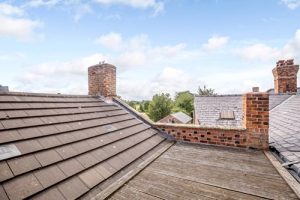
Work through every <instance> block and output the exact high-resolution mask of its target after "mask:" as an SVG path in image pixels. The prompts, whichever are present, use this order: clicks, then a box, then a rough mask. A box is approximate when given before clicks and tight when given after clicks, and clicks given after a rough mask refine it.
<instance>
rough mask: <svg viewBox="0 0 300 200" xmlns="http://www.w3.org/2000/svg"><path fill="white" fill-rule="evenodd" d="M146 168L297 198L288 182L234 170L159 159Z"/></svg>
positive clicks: (269, 195)
mask: <svg viewBox="0 0 300 200" xmlns="http://www.w3.org/2000/svg"><path fill="white" fill-rule="evenodd" d="M146 170H153V171H155V172H158V173H161V174H165V175H170V176H175V177H178V178H181V179H187V180H191V181H196V182H200V183H204V184H209V185H213V186H217V187H222V188H226V189H230V190H234V191H240V192H242V193H247V194H256V195H258V196H261V197H265V198H271V199H289V198H290V199H295V194H294V193H293V192H292V191H291V189H290V188H289V187H288V186H287V185H286V183H285V182H284V181H283V182H278V181H273V180H272V179H266V178H264V177H259V176H251V175H249V174H246V173H240V172H237V171H234V170H225V169H218V168H217V167H215V168H212V167H207V166H202V165H193V164H189V163H185V162H174V161H171V160H167V159H158V160H157V161H155V162H154V163H152V164H151V165H150V166H149V167H148V168H147V169H146Z"/></svg>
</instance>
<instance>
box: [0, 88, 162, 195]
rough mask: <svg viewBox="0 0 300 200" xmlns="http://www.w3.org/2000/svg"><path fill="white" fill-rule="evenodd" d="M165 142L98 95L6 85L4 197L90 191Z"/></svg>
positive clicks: (2, 99) (1, 145) (0, 122)
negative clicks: (14, 89)
mask: <svg viewBox="0 0 300 200" xmlns="http://www.w3.org/2000/svg"><path fill="white" fill-rule="evenodd" d="M165 142H166V140H165V138H164V137H162V136H161V135H160V134H159V131H158V130H156V129H153V128H152V127H151V126H149V125H148V124H146V123H144V122H142V121H141V120H139V119H137V118H136V117H135V116H134V115H133V114H132V113H131V112H129V111H128V110H126V109H124V108H123V107H120V106H119V105H117V104H115V103H113V102H110V103H109V102H105V101H103V100H101V99H99V98H97V97H93V96H87V95H84V96H78V95H49V94H29V93H0V199H1V200H2V199H10V200H18V199H24V198H26V199H28V198H30V199H43V200H44V199H78V198H80V199H81V198H83V199H90V198H91V197H92V196H93V195H95V194H97V193H99V192H101V191H102V190H103V189H105V188H106V187H108V186H110V185H111V184H112V183H114V182H115V181H116V180H117V179H119V178H120V176H123V175H124V170H125V171H126V170H128V169H129V170H131V169H132V168H134V167H135V166H136V165H137V163H140V162H141V161H142V159H143V158H145V159H146V157H144V156H151V155H152V153H153V152H152V150H154V149H156V148H158V147H160V145H164V143H165ZM156 150H157V149H156Z"/></svg>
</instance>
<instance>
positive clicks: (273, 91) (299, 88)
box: [267, 87, 300, 94]
mask: <svg viewBox="0 0 300 200" xmlns="http://www.w3.org/2000/svg"><path fill="white" fill-rule="evenodd" d="M267 93H269V94H274V93H275V90H274V88H271V89H268V90H267ZM297 94H300V87H298V88H297Z"/></svg>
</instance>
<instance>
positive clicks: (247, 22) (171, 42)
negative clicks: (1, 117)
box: [0, 0, 300, 100]
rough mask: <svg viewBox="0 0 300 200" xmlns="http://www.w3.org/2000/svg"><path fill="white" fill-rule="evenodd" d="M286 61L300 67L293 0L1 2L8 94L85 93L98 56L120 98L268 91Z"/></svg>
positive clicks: (299, 27) (299, 2) (0, 47)
mask: <svg viewBox="0 0 300 200" xmlns="http://www.w3.org/2000/svg"><path fill="white" fill-rule="evenodd" d="M288 58H294V59H295V62H296V63H300V0H264V1H261V0H243V1H241V0H189V1H186V0H85V1H83V0H27V1H22V0H4V1H0V69H1V72H0V84H2V85H8V86H9V87H10V90H14V91H25V92H51V93H58V92H59V93H70V94H86V93H87V68H88V67H89V66H90V65H93V64H96V63H98V62H99V61H103V60H105V61H106V62H108V63H111V64H114V65H116V66H117V70H118V72H117V93H118V94H119V95H120V96H122V97H123V98H126V99H138V100H140V99H149V98H151V97H152V95H154V94H155V93H158V92H169V93H171V94H174V93H175V92H176V91H181V90H190V91H192V92H196V91H197V87H198V86H199V85H204V84H205V85H207V86H209V87H212V88H215V90H216V92H217V93H219V94H226V93H243V92H247V91H250V90H251V87H252V86H259V87H260V88H261V90H267V89H269V88H271V87H273V76H272V73H271V70H272V68H273V67H274V66H275V64H276V61H277V60H278V59H288Z"/></svg>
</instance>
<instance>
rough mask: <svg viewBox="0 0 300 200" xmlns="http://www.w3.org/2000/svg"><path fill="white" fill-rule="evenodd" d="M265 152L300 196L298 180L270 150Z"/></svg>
mask: <svg viewBox="0 0 300 200" xmlns="http://www.w3.org/2000/svg"><path fill="white" fill-rule="evenodd" d="M264 153H265V155H266V157H267V158H268V159H269V160H270V161H271V163H272V164H273V166H274V167H275V169H276V170H277V171H278V173H279V174H280V175H281V176H282V178H283V179H284V180H285V181H286V183H287V184H288V185H289V186H290V188H291V189H292V190H293V191H294V192H295V194H296V195H297V197H298V198H300V184H299V183H298V182H297V180H296V179H295V178H294V177H293V176H292V175H291V174H290V173H289V172H288V171H287V170H286V169H285V168H284V167H283V166H282V165H281V164H280V163H279V161H278V160H277V159H276V158H275V157H274V156H273V155H272V153H271V152H270V151H264Z"/></svg>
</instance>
